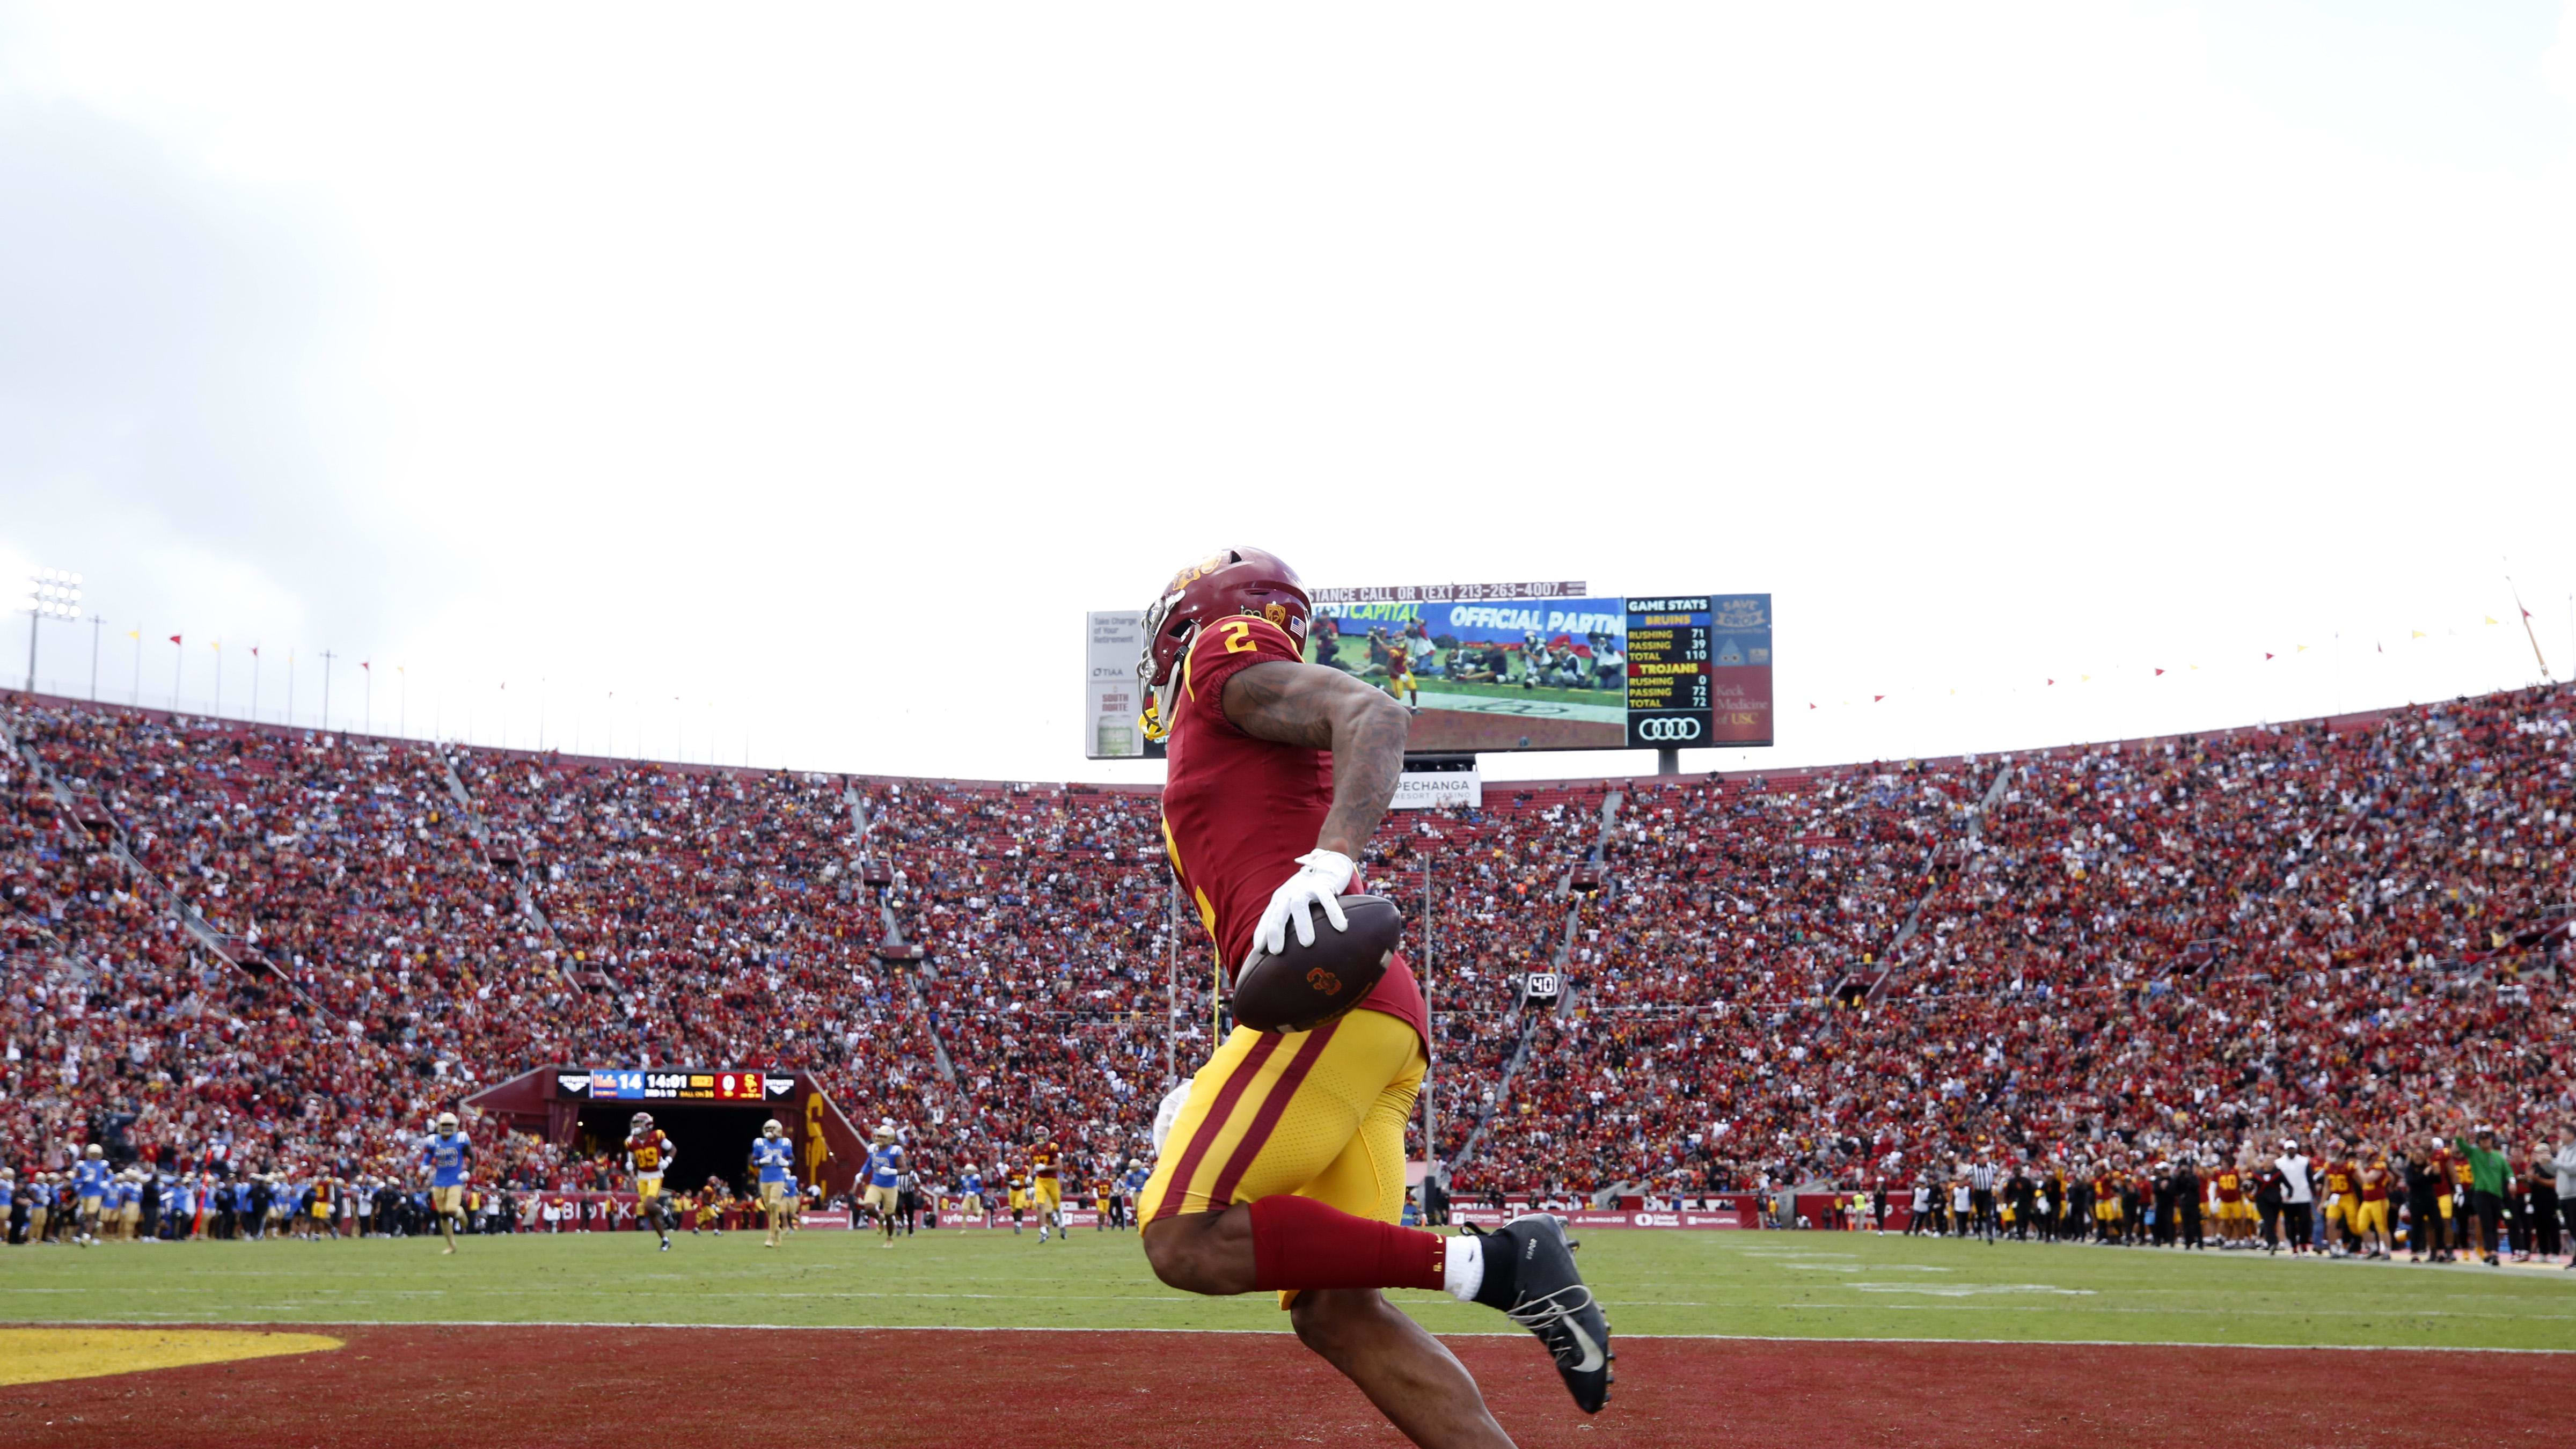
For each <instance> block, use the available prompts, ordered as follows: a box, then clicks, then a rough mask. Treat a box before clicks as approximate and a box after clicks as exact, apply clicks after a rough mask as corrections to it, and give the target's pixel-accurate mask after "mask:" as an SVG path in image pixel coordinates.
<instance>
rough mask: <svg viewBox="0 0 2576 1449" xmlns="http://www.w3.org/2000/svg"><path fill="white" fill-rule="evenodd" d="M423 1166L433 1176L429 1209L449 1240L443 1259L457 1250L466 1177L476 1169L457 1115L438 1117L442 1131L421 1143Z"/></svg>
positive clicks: (442, 1253) (447, 1114) (433, 1133)
mask: <svg viewBox="0 0 2576 1449" xmlns="http://www.w3.org/2000/svg"><path fill="white" fill-rule="evenodd" d="M420 1167H421V1170H422V1171H423V1172H425V1173H426V1174H428V1176H429V1210H430V1212H431V1213H433V1214H435V1215H436V1216H437V1218H438V1230H439V1232H440V1233H442V1234H444V1235H445V1236H446V1238H447V1246H446V1247H444V1248H441V1249H439V1250H438V1252H439V1256H440V1257H445V1256H447V1255H448V1254H450V1253H453V1252H455V1251H456V1220H457V1219H458V1218H459V1217H461V1216H462V1215H463V1214H464V1211H465V1177H466V1174H468V1173H470V1172H472V1171H473V1170H474V1147H473V1145H472V1144H471V1143H469V1142H467V1141H466V1140H465V1134H464V1133H462V1132H459V1131H457V1130H456V1114H455V1113H453V1112H441V1113H439V1114H438V1130H437V1131H435V1132H432V1133H430V1134H429V1137H428V1139H427V1140H426V1141H424V1142H422V1143H421V1144H420Z"/></svg>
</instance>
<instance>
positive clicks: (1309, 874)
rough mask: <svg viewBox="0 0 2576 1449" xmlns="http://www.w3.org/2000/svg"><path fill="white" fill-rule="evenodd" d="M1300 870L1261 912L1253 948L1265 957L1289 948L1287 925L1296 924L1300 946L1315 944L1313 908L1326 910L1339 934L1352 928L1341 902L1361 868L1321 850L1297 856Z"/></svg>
mask: <svg viewBox="0 0 2576 1449" xmlns="http://www.w3.org/2000/svg"><path fill="white" fill-rule="evenodd" d="M1297 866H1298V870H1297V873H1296V874H1295V875H1292V876H1290V877H1288V880H1287V883H1286V884H1284V885H1282V886H1280V887H1279V889H1277V890H1275V891H1272V892H1271V893H1270V904H1269V905H1268V906H1266V907H1264V908H1263V909H1262V912H1261V924H1259V925H1257V926H1255V927H1253V928H1252V948H1253V949H1254V950H1255V951H1257V952H1260V953H1261V954H1263V955H1266V956H1276V955H1278V954H1279V953H1280V952H1282V951H1285V950H1287V949H1288V923H1289V922H1291V921H1294V922H1296V923H1297V944H1298V945H1300V946H1312V945H1314V944H1315V918H1314V916H1313V914H1312V913H1311V912H1310V911H1309V910H1308V909H1307V907H1309V906H1310V905H1320V906H1322V907H1323V908H1324V918H1325V919H1326V920H1328V921H1331V922H1332V923H1333V929H1334V930H1336V931H1346V930H1349V929H1350V922H1349V921H1348V920H1347V919H1345V918H1344V917H1343V915H1342V903H1341V901H1340V900H1339V899H1338V897H1340V895H1341V893H1342V892H1343V891H1344V890H1346V889H1348V888H1349V886H1350V883H1351V874H1352V872H1353V871H1355V870H1357V869H1358V867H1356V866H1354V865H1352V864H1351V858H1350V857H1349V856H1347V855H1344V854H1342V853H1341V852H1340V851H1338V850H1325V849H1323V848H1321V847H1318V848H1316V849H1314V850H1310V851H1307V852H1306V853H1305V854H1304V855H1301V856H1299V857H1297Z"/></svg>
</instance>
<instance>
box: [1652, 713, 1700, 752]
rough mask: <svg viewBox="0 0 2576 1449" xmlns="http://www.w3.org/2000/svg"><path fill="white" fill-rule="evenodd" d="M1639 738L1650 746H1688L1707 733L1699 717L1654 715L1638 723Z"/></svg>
mask: <svg viewBox="0 0 2576 1449" xmlns="http://www.w3.org/2000/svg"><path fill="white" fill-rule="evenodd" d="M1636 731H1637V738H1638V739H1640V740H1643V741H1645V742H1646V743H1647V744H1650V745H1686V744H1689V743H1690V742H1691V741H1693V740H1696V739H1698V738H1699V737H1700V736H1701V735H1703V734H1706V733H1707V731H1706V730H1704V729H1702V728H1700V722H1699V719H1698V717H1697V716H1695V715H1687V714H1664V715H1654V716H1651V717H1649V718H1646V719H1641V720H1638V721H1636Z"/></svg>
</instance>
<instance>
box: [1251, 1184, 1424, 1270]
mask: <svg viewBox="0 0 2576 1449" xmlns="http://www.w3.org/2000/svg"><path fill="white" fill-rule="evenodd" d="M1446 1262H1447V1248H1446V1245H1445V1244H1444V1243H1443V1242H1442V1241H1441V1238H1440V1235H1439V1234H1437V1233H1426V1232H1422V1231H1420V1230H1419V1229H1415V1228H1399V1227H1397V1226H1396V1225H1395V1224H1393V1223H1378V1222H1371V1221H1369V1220H1368V1219H1367V1218H1363V1217H1354V1216H1352V1215H1351V1214H1349V1213H1346V1212H1344V1211H1342V1210H1341V1209H1340V1208H1337V1207H1334V1206H1332V1205H1331V1204H1329V1203H1321V1202H1317V1201H1315V1200H1314V1199H1313V1198H1311V1197H1265V1198H1259V1199H1256V1200H1255V1201H1254V1202H1253V1204H1252V1283H1253V1286H1254V1287H1256V1288H1265V1289H1270V1288H1280V1289H1286V1288H1437V1287H1440V1286H1441V1272H1442V1269H1443V1268H1444V1267H1445V1266H1446Z"/></svg>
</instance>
